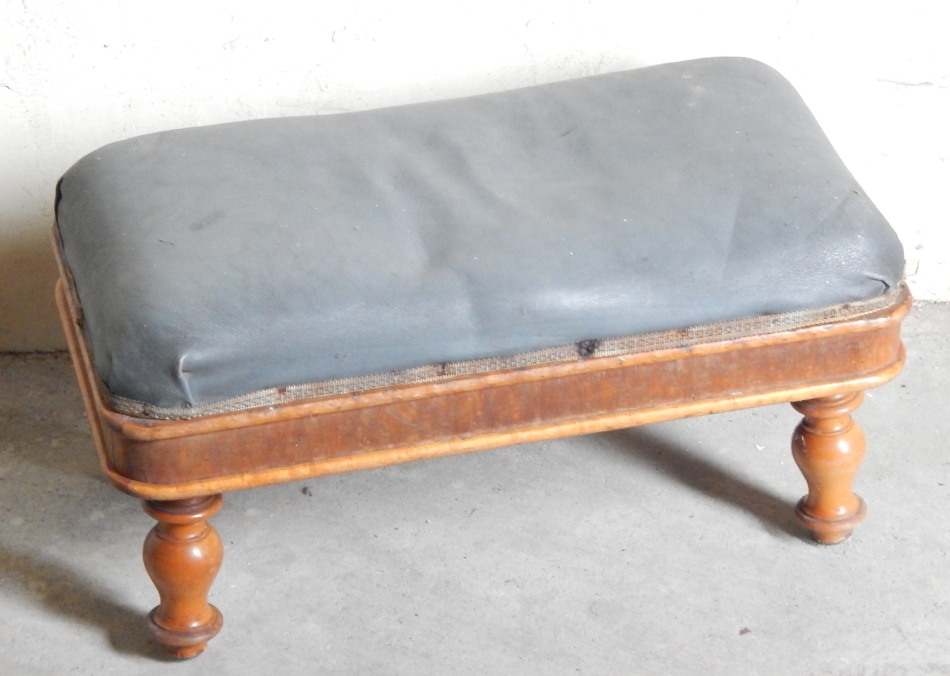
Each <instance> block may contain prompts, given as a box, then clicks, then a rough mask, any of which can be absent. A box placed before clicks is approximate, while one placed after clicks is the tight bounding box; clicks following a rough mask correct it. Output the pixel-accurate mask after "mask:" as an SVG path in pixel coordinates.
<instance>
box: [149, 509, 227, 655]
mask: <svg viewBox="0 0 950 676" xmlns="http://www.w3.org/2000/svg"><path fill="white" fill-rule="evenodd" d="M144 506H145V511H146V512H147V513H148V514H149V516H151V517H152V518H154V519H156V520H157V521H158V523H157V524H156V525H155V527H154V528H153V529H152V530H151V532H150V533H149V534H148V537H147V538H146V539H145V548H144V550H143V558H144V560H145V569H146V570H147V571H148V575H149V577H150V578H152V582H154V583H155V587H156V588H157V589H158V595H159V598H160V600H161V602H160V603H159V605H158V607H156V608H155V609H154V610H152V612H151V613H149V616H148V624H149V629H151V631H152V635H153V636H154V637H155V639H156V640H157V641H158V642H159V643H160V644H161V645H162V647H163V648H164V649H165V650H166V651H168V652H169V653H171V654H172V655H174V656H175V657H179V658H189V657H195V656H197V655H198V654H200V653H201V652H202V651H203V650H204V649H205V647H207V644H208V641H210V640H211V639H212V638H213V637H214V636H215V635H216V634H217V633H218V632H219V631H220V630H221V624H222V618H221V613H220V612H219V611H218V609H217V608H215V607H214V606H212V605H211V604H209V603H208V590H209V589H210V588H211V583H212V582H214V578H215V575H217V573H218V569H219V568H220V567H221V559H222V546H221V538H220V537H218V533H217V531H216V530H215V529H214V528H213V527H212V526H211V524H209V523H208V522H207V519H208V518H210V517H211V516H213V515H214V514H215V513H216V512H217V511H218V509H220V507H221V496H220V495H212V496H205V497H200V498H188V499H186V500H169V501H153V500H149V501H146V502H145V503H144Z"/></svg>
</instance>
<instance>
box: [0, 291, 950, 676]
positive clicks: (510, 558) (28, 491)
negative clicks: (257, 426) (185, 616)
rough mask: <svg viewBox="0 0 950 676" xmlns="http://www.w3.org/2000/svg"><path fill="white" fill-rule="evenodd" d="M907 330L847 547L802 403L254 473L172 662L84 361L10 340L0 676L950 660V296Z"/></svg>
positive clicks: (232, 499) (1, 443)
mask: <svg viewBox="0 0 950 676" xmlns="http://www.w3.org/2000/svg"><path fill="white" fill-rule="evenodd" d="M905 337H906V342H907V345H908V352H909V361H908V365H907V368H906V370H905V371H904V373H903V374H902V375H901V376H900V378H899V379H898V380H897V381H896V382H894V383H891V384H889V385H887V386H885V387H883V388H881V389H879V390H875V391H873V392H872V393H871V394H870V396H869V398H868V400H867V401H866V403H865V404H864V406H863V407H862V408H861V409H860V410H859V412H858V419H859V420H860V421H861V422H862V424H863V426H864V428H865V430H866V432H867V434H868V438H869V452H868V457H867V460H866V461H865V464H864V466H863V469H862V472H861V474H860V475H859V478H858V484H857V486H858V492H860V493H861V494H862V495H863V496H864V498H865V499H866V500H867V502H868V504H869V508H870V512H869V517H868V520H867V521H866V522H865V523H864V524H863V526H862V527H861V528H860V529H859V530H858V531H857V533H856V534H855V536H854V537H853V538H852V539H851V540H849V541H848V542H846V543H845V544H843V545H840V546H837V547H821V546H817V545H814V544H811V543H810V542H809V541H808V540H806V539H805V538H803V533H802V531H801V530H800V529H799V527H798V526H797V525H796V523H795V521H794V519H793V517H792V509H793V505H794V503H795V501H796V500H797V499H798V497H799V496H800V495H801V493H802V492H803V489H804V484H803V481H802V479H801V477H800V475H799V473H798V470H797V468H796V467H795V465H794V462H793V461H792V460H791V457H790V454H789V452H788V438H789V435H790V432H791V429H792V428H793V426H794V425H795V423H796V421H797V419H798V416H797V414H796V413H795V412H794V411H792V409H791V408H790V407H788V406H779V407H770V408H764V409H758V410H751V411H744V412H737V413H734V414H727V415H718V416H711V417H706V418H699V419H695V420H688V421H678V422H675V423H667V424H662V425H654V426H650V427H644V428H639V429H635V430H630V431H623V432H616V433H610V434H600V435H593V436H588V437H581V438H575V439H568V440H563V441H557V442H549V443H539V444H533V445H526V446H520V447H514V448H508V449H500V450H497V451H490V452H484V453H477V454H473V455H468V456H458V457H453V458H445V459H440V460H433V461H427V462H422V463H416V464H412V465H404V466H400V467H390V468H386V469H382V470H374V471H367V472H361V473H356V474H350V475H344V476H337V477H329V478H325V479H320V480H314V481H308V482H302V483H296V484H286V485H282V486H275V487H270V488H263V489H257V490H253V491H248V492H244V493H238V494H233V495H229V496H226V498H225V508H224V509H223V510H222V512H221V513H220V514H219V515H218V516H217V517H216V518H215V520H214V521H215V524H216V526H217V528H218V530H219V531H220V532H221V535H222V538H223V539H224V542H225V546H226V555H225V564H224V567H223V569H222V571H221V574H220V575H219V577H218V581H217V583H216V586H215V588H214V590H213V593H212V596H213V599H212V600H213V602H214V603H215V604H216V605H217V606H218V607H220V608H221V610H222V611H223V612H224V615H225V626H224V630H223V631H222V633H221V635H220V636H218V638H216V639H215V640H214V641H213V642H212V644H211V647H210V649H209V650H208V652H206V653H205V654H204V655H202V656H200V657H199V658H197V659H196V660H192V661H190V662H186V663H181V664H171V663H169V662H168V661H166V660H164V658H163V657H162V656H161V654H160V653H159V652H158V651H157V649H156V648H155V647H154V646H152V645H151V644H150V643H149V641H148V639H147V637H146V633H145V629H144V625H143V621H142V618H143V616H144V614H145V613H146V612H147V611H148V610H149V609H150V608H151V607H152V606H153V605H154V604H155V602H156V598H155V592H154V591H153V589H152V587H151V583H150V582H149V580H148V578H147V576H146V574H145V572H144V571H143V569H142V567H141V563H140V560H139V551H140V546H141V542H142V539H143V537H144V535H145V533H146V531H147V530H148V528H149V527H150V524H151V522H150V520H149V519H148V517H146V516H145V514H144V513H143V512H142V511H141V510H140V508H139V506H138V504H137V502H136V501H135V500H133V499H131V498H129V497H127V496H124V495H122V494H120V493H118V492H117V491H115V490H114V489H112V488H111V487H110V486H109V485H108V484H107V483H106V482H105V481H104V480H103V479H102V478H101V477H100V475H99V472H98V468H97V465H96V461H95V459H94V454H93V450H92V444H91V440H90V437H89V435H88V433H87V430H86V424H85V420H84V418H83V414H82V411H81V409H80V402H79V397H78V395H77V393H76V390H75V387H74V384H73V381H72V373H71V370H70V366H69V364H68V362H67V360H66V358H65V357H64V356H63V355H41V356H2V357H0V674H11V675H20V674H57V675H58V674H97V675H98V674H123V675H131V674H164V673H168V674H170V673H174V674H176V675H180V674H197V673H202V674H359V675H365V674H413V675H417V674H440V675H441V674H478V675H486V674H489V675H490V674H514V675H519V676H520V675H529V674H531V675H533V674H538V675H544V676H552V675H556V674H728V675H730V676H732V675H735V674H845V675H857V674H881V675H887V676H894V675H900V674H950V560H948V553H950V529H948V528H947V527H946V521H947V516H948V515H950V456H948V454H947V452H946V449H947V439H948V437H950V410H948V407H947V401H948V395H947V392H946V388H947V385H948V374H950V349H948V348H950V306H948V305H925V306H918V307H917V308H916V309H915V311H914V313H913V314H912V316H911V318H910V319H909V320H908V321H907V323H906V332H905Z"/></svg>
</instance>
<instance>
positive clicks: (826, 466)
mask: <svg viewBox="0 0 950 676" xmlns="http://www.w3.org/2000/svg"><path fill="white" fill-rule="evenodd" d="M863 399H864V394H863V393H862V392H853V393H848V394H840V395H834V396H830V397H822V398H820V399H810V400H808V401H800V402H795V403H793V404H792V406H793V407H795V410H797V411H798V412H799V413H801V414H803V415H804V416H805V417H804V418H803V419H802V421H801V423H799V425H798V427H797V428H795V434H794V436H793V437H792V455H793V456H794V458H795V462H796V463H797V464H798V467H799V469H801V471H802V474H804V475H805V482H806V483H807V484H808V495H806V496H805V497H803V498H802V499H801V500H800V501H799V503H798V507H797V508H796V509H795V515H796V516H797V517H798V520H799V521H800V522H801V523H802V524H803V525H804V526H805V528H807V529H808V530H810V531H811V532H812V534H813V535H814V538H815V540H817V541H818V542H820V543H821V544H826V545H833V544H837V543H839V542H843V541H844V540H846V539H847V538H848V536H849V535H851V531H852V530H853V529H854V527H855V526H857V525H858V524H859V523H861V521H863V520H864V516H865V513H866V512H867V508H866V507H865V504H864V500H862V499H861V498H860V497H858V496H857V495H855V494H854V493H853V492H852V490H851V484H852V481H853V480H854V475H855V474H856V473H857V471H858V467H859V465H860V464H861V460H862V459H863V458H864V446H865V444H864V432H863V431H862V430H861V427H860V426H859V425H858V423H857V422H855V421H854V419H853V418H852V417H851V413H852V412H853V411H854V410H855V409H857V408H858V406H860V405H861V402H862V401H863Z"/></svg>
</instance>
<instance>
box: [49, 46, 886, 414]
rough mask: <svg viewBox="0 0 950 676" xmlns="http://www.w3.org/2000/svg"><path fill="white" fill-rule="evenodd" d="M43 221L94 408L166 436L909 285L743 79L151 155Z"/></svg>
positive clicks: (656, 79)
mask: <svg viewBox="0 0 950 676" xmlns="http://www.w3.org/2000/svg"><path fill="white" fill-rule="evenodd" d="M56 207H57V233H58V237H59V243H60V250H61V255H62V258H63V261H64V265H65V268H66V270H67V273H68V274H69V276H70V277H71V279H72V282H73V285H74V289H75V291H76V294H77V296H78V299H79V301H80V305H81V308H82V313H83V317H84V327H85V331H86V334H87V338H88V341H89V344H90V347H91V351H92V355H93V360H94V363H95V368H96V371H97V374H98V376H99V377H100V379H101V380H102V383H103V385H104V386H105V388H106V389H107V390H108V391H109V392H110V393H111V394H112V395H113V396H114V397H115V398H117V399H119V400H130V401H134V402H140V403H142V404H144V405H145V407H146V408H148V407H151V408H153V409H169V410H172V409H174V410H179V412H180V410H185V409H189V408H193V407H196V408H195V411H196V412H198V411H200V410H201V409H202V407H204V406H207V405H209V404H213V403H214V402H217V401H221V400H225V399H229V398H233V397H240V396H241V395H245V394H247V393H250V392H254V391H256V390H260V389H263V388H270V387H278V386H284V385H293V384H297V383H309V382H319V381H327V380H335V379H340V378H352V377H360V376H367V375H371V374H377V373H386V372H393V371H400V370H403V369H411V368H413V367H417V366H423V365H427V364H442V363H445V362H456V361H463V360H472V359H481V358H486V357H498V356H503V355H512V354H517V353H521V352H526V351H532V350H537V349H542V348H548V347H552V346H559V345H565V344H571V343H577V342H578V341H585V340H589V339H600V338H608V337H617V336H627V335H635V334H641V333H645V332H653V331H662V330H668V329H678V328H684V327H689V326H694V325H698V324H704V323H710V322H722V321H726V320H733V319H739V318H746V317H757V316H761V315H769V314H775V313H784V312H791V311H798V310H807V309H812V308H818V307H824V306H829V305H834V304H840V303H849V302H853V301H860V300H866V299H871V298H875V297H878V296H881V295H882V294H884V293H886V292H887V291H888V290H889V289H891V288H893V287H895V286H896V285H897V284H898V283H899V282H900V280H901V275H902V270H903V252H902V249H901V245H900V243H899V241H898V239H897V237H896V235H895V233H894V232H893V231H892V230H891V228H890V226H889V225H888V224H887V222H886V221H885V220H884V218H883V217H882V216H881V215H880V213H879V212H878V211H877V209H876V208H875V207H874V206H873V204H872V203H871V202H870V200H869V199H868V198H867V197H866V196H865V195H864V194H863V192H862V191H861V189H860V187H859V186H858V184H857V183H856V181H855V179H854V178H853V177H852V176H851V174H850V173H849V172H848V171H847V169H846V168H845V166H844V165H843V163H842V161H841V160H840V158H839V157H838V155H837V154H836V153H835V151H834V149H833V148H832V147H831V145H830V143H829V142H828V140H827V139H826V137H825V136H824V134H823V133H822V131H821V129H820V128H819V126H818V124H817V123H816V121H815V120H814V118H813V117H812V115H811V114H810V113H809V111H808V109H807V108H806V107H805V105H804V103H803V102H802V101H801V99H800V98H799V96H798V95H797V94H796V93H795V91H794V90H793V89H792V87H791V86H790V85H789V84H788V83H787V82H786V81H785V80H784V79H783V78H782V77H781V76H780V75H778V74H777V73H776V72H775V71H773V70H771V69H770V68H768V67H766V66H764V65H762V64H760V63H757V62H755V61H751V60H747V59H737V58H714V59H703V60H698V61H690V62H684V63H677V64H670V65H663V66H653V67H648V68H642V69H638V70H633V71H627V72H621V73H613V74H607V75H600V76H595V77H589V78H584V79H580V80H574V81H568V82H560V83H554V84H548V85H541V86H537V87H531V88H527V89H520V90H515V91H510V92H503V93H497V94H488V95H482V96H475V97H470V98H465V99H457V100H450V101H441V102H434V103H425V104H415V105H410V106H402V107H397V108H388V109H382V110H374V111H366V112H358V113H345V114H338V115H328V116H309V117H292V118H281V119H266V120H256V121H248V122H239V123H232V124H223V125H215V126H210V127H200V128H192V129H181V130H176V131H168V132H162V133H157V134H150V135H147V136H141V137H138V138H133V139H129V140H126V141H121V142H118V143H113V144H111V145H108V146H106V147H104V148H102V149H100V150H97V151H96V152H93V153H91V154H90V155H88V156H86V157H85V158H83V159H81V160H80V161H79V162H78V163H76V164H75V165H74V166H73V167H72V168H71V169H70V170H69V171H68V172H67V173H66V174H65V176H64V177H63V178H62V180H61V182H60V185H59V189H58V194H57V204H56ZM157 414H158V415H160V414H161V411H158V413H157ZM179 414H180V413H179Z"/></svg>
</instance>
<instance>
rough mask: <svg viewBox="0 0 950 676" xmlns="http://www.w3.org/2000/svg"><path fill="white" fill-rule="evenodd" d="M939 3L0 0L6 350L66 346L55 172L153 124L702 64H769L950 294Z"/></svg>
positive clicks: (947, 137) (918, 272)
mask: <svg viewBox="0 0 950 676" xmlns="http://www.w3.org/2000/svg"><path fill="white" fill-rule="evenodd" d="M943 4H944V3H942V2H939V1H938V0H934V1H933V2H919V1H914V0H910V1H907V2H902V3H899V4H895V3H866V2H860V1H856V0H798V1H793V0H772V1H771V2H760V1H751V0H750V1H739V0H720V1H719V2H715V3H712V2H695V1H694V2H682V1H676V0H672V1H667V2H664V3H649V4H647V3H638V2H636V1H635V0H628V1H626V2H621V1H614V2H609V1H602V0H590V1H588V2H572V1H569V0H545V1H525V0H507V1H505V2H496V1H494V0H482V1H481V2H478V3H475V2H460V1H458V0H455V1H452V0H443V1H442V2H431V1H429V2H420V1H413V0H406V1H403V2H399V3H395V2H383V1H382V0H363V1H354V2H335V3H324V2H312V3H303V2H299V1H297V2H285V1H283V0H270V1H269V2H240V1H237V2H235V1H234V0H231V1H229V2H223V1H216V0H207V1H203V2H195V1H194V0H191V1H189V2H178V1H176V0H171V1H168V2H164V3H158V4H155V3H140V2H134V1H132V0H129V1H122V0H97V1H96V2H95V3H93V2H82V1H75V0H0V12H2V13H0V57H2V60H0V350H42V349H54V348H59V347H61V346H62V344H63V341H62V339H61V336H60V333H59V328H58V326H57V324H56V319H55V314H54V309H53V303H52V300H51V293H52V286H53V280H54V278H55V270H54V265H53V261H52V257H51V256H50V254H49V245H48V241H47V237H48V235H47V233H48V228H49V225H50V222H51V218H52V198H53V190H54V186H55V183H56V180H57V178H58V177H59V176H60V174H62V172H63V171H65V170H66V169H67V168H68V167H69V166H70V165H71V164H72V163H73V162H74V161H75V160H76V159H78V158H79V157H80V156H82V155H84V154H85V153H87V152H90V151H92V150H94V149H95V148H97V147H98V146H100V145H103V144H105V143H108V142H110V141H113V140H118V139H121V138H124V137H128V136H132V135H136V134H142V133H146V132H150V131H156V130H160V129H166V128H173V127H181V126H191V125H199V124H208V123H214V122H223V121H230V120H237V119H243V118H253V117H269V116H280V115H299V114H307V113H333V112H339V111H346V110H355V109H363V108H372V107H376V106H382V105H389V104H398V103H404V102H412V101H418V100H425V99H432V98H441V97H452V96H459V95H464V94H470V93H477V92H485V91H492V90H498V89H504V88H508V87H514V86H519V85H529V84H535V83H540V82H546V81H552V80H558V79H564V78H569V77H574V76H581V75H587V74H593V73H600V72H607V71H614V70H620V69H624V68H632V67H636V66H642V65H648V64H653V63H660V62H664V61H674V60H680V59H687V58H693V57H701V56H711V55H726V54H729V55H743V56H750V57H754V58H758V59H761V60H763V61H765V62H767V63H770V64H771V65H773V66H775V67H777V68H778V69H779V70H780V71H782V72H783V73H784V74H785V75H786V76H787V77H789V79H791V80H792V81H793V82H794V83H795V84H796V85H797V87H798V88H799V90H800V91H801V92H802V94H803V95H804V96H805V98H806V100H807V101H809V103H810V104H811V106H812V108H813V110H814V111H815V113H816V115H817V116H818V118H819V120H821V121H822V123H823V125H824V127H825V129H826V131H827V132H828V134H829V136H831V138H832V140H833V142H834V143H835V145H836V146H837V147H838V149H839V152H841V154H842V155H843V156H844V158H845V160H846V162H847V163H848V164H849V165H850V167H851V168H852V170H853V172H854V173H855V174H856V176H857V177H858V179H859V180H860V181H861V182H862V184H863V185H864V187H865V189H866V190H867V192H868V193H869V194H870V195H871V196H872V198H873V199H874V200H875V201H876V203H877V204H878V206H879V207H880V208H881V210H882V211H883V212H884V213H885V215H886V216H887V217H888V218H889V219H890V220H891V222H892V223H893V224H894V226H895V228H896V229H897V230H898V232H899V233H900V235H901V237H902V239H903V241H904V244H905V247H906V249H907V256H908V258H909V259H911V260H910V265H909V269H910V270H911V271H912V272H915V274H914V276H913V277H912V278H911V282H912V286H913V289H914V292H915V294H916V295H917V296H918V298H921V299H939V300H950V239H948V235H947V230H948V224H950V206H948V203H950V200H948V196H950V195H948V193H950V169H948V162H947V159H948V156H950V155H948V154H950V134H948V127H950V125H948V122H947V121H948V120H950V90H948V85H950V48H948V46H947V45H948V44H950V43H948V40H947V38H946V24H945V19H944V16H945V14H944V11H943V7H942V6H943Z"/></svg>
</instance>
